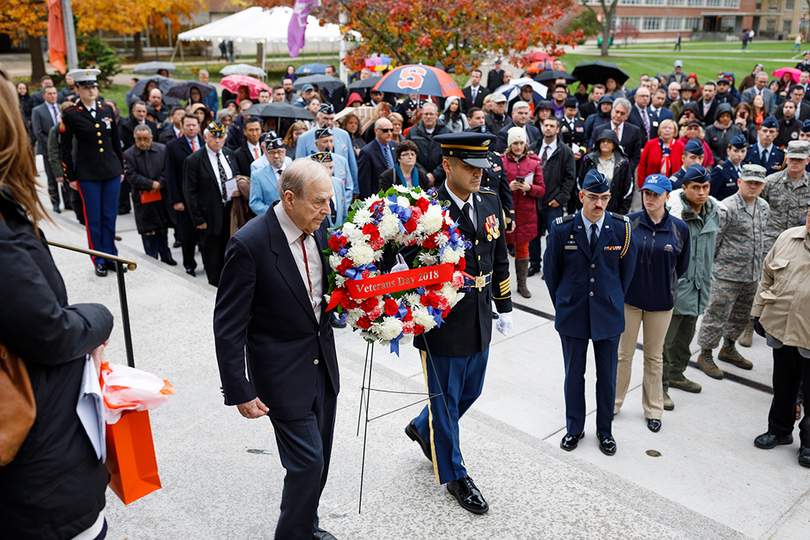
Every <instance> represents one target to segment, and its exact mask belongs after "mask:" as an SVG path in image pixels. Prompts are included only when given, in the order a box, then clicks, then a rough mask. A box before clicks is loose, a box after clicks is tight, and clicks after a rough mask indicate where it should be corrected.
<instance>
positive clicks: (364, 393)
mask: <svg viewBox="0 0 810 540" xmlns="http://www.w3.org/2000/svg"><path fill="white" fill-rule="evenodd" d="M424 336H425V334H424V333H422V340H423V341H424V343H425V355H426V357H427V364H428V365H429V367H430V368H431V369H432V371H433V375H434V377H435V380H436V384H437V385H439V393H438V394H431V393H429V392H402V391H398V390H383V389H380V388H373V387H372V386H371V375H372V372H373V368H374V342H369V343H367V344H366V360H365V366H364V367H363V382H362V384H361V386H360V407H359V408H358V411H357V435H356V436H358V437H359V436H360V422H361V420H362V418H363V410H364V408H365V426H364V429H363V458H362V461H361V464H360V497H359V502H358V505H357V513H358V514H360V513H362V509H363V478H364V476H365V471H366V447H367V445H368V425H369V423H371V422H372V421H374V420H378V419H380V418H382V417H384V416H388V415H389V414H393V413H395V412H399V411H401V410H404V409H407V408H409V407H413V406H414V405H418V404H420V403H422V402H424V401H428V400H429V399H430V398H434V397H436V396H441V398H442V403H443V404H444V409H445V411H446V412H447V416H448V417H449V416H450V410H449V408H448V407H447V400H446V399H445V397H444V391H443V389H442V388H441V383H440V382H439V377H438V373H437V372H436V364H435V363H434V362H433V355H432V354H430V347H428V344H427V339H426V338H425V337H424ZM414 339H416V338H414ZM371 392H380V393H385V394H400V395H410V396H424V397H422V398H421V399H419V400H417V401H414V402H413V403H409V404H408V405H404V406H402V407H399V408H396V409H394V410H392V411H388V412H384V413H382V414H380V415H378V416H375V417H373V418H369V417H368V408H369V401H370V398H371ZM451 429H452V430H453V440H454V441H455V444H456V448H457V449H458V451H459V455H461V446H460V445H459V439H458V434H457V433H456V430H455V428H454V427H452V424H451ZM461 462H462V463H464V456H463V455H462V456H461Z"/></svg>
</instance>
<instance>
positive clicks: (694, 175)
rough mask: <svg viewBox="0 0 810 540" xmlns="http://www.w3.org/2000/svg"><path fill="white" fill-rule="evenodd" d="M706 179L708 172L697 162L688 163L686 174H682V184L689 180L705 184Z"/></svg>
mask: <svg viewBox="0 0 810 540" xmlns="http://www.w3.org/2000/svg"><path fill="white" fill-rule="evenodd" d="M708 181H709V173H708V172H706V169H704V168H703V166H702V165H698V164H697V163H695V164H694V165H689V168H688V169H686V174H684V175H683V184H684V185H686V184H688V183H689V182H697V183H698V184H705V183H706V182H708Z"/></svg>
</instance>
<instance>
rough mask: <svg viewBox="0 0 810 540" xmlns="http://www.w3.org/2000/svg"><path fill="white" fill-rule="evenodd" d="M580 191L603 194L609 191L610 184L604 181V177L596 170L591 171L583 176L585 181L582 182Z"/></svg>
mask: <svg viewBox="0 0 810 540" xmlns="http://www.w3.org/2000/svg"><path fill="white" fill-rule="evenodd" d="M582 191H590V192H591V193H605V192H606V191H610V183H609V182H608V181H607V180H606V179H605V175H603V174H602V173H600V172H599V171H597V170H596V169H591V170H590V171H588V173H587V174H586V175H585V180H583V181H582Z"/></svg>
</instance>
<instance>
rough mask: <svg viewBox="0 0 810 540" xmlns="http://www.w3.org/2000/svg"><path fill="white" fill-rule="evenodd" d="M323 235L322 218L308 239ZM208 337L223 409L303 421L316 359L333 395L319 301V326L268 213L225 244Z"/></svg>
mask: <svg viewBox="0 0 810 540" xmlns="http://www.w3.org/2000/svg"><path fill="white" fill-rule="evenodd" d="M326 230H327V220H323V223H322V224H321V228H320V229H319V230H317V231H316V232H315V235H314V236H315V241H316V242H317V244H318V247H320V248H321V249H326V247H327V232H326ZM296 246H297V247H299V249H300V246H298V245H296ZM296 246H293V247H296ZM320 258H321V267H322V268H323V279H322V280H321V282H322V283H323V285H324V292H327V290H326V287H328V283H329V282H328V280H327V269H328V263H327V261H326V258H325V257H324V255H323V254H321V255H320ZM246 270H249V271H246ZM280 306H284V309H279V308H280ZM490 326H492V324H491V322H490ZM214 338H215V341H216V352H217V362H218V363H219V374H220V379H221V381H222V392H223V394H224V396H225V404H226V405H238V404H240V403H245V402H248V401H250V400H252V399H254V398H255V397H257V396H258V397H259V398H260V399H261V400H262V402H263V403H264V404H265V405H267V407H268V408H269V409H270V412H269V413H268V416H270V418H278V419H282V420H290V419H294V418H303V417H304V416H306V415H307V413H309V412H310V411H311V409H312V402H313V400H314V399H315V387H316V384H315V383H316V378H317V376H318V367H319V366H318V365H317V364H318V361H320V362H324V363H325V364H326V369H327V371H328V373H329V380H330V381H331V383H332V388H333V389H334V391H335V394H337V393H338V392H339V391H340V375H339V372H338V363H337V353H336V351H335V337H334V334H333V332H332V327H331V326H330V325H329V315H328V314H327V313H326V302H325V301H324V302H322V303H321V313H320V322H319V321H318V320H317V319H316V318H315V313H314V312H313V310H312V305H311V304H310V303H309V298H308V295H307V291H306V285H305V284H304V282H303V280H302V279H301V274H300V273H299V272H298V267H297V266H296V265H295V259H294V258H293V255H292V251H291V250H290V245H289V244H288V242H287V237H286V236H285V235H284V232H283V231H282V230H281V225H279V222H278V217H277V216H276V212H275V209H274V208H270V210H268V211H267V212H265V213H263V214H262V215H260V216H258V217H257V218H254V219H252V220H250V221H249V222H248V223H247V224H246V225H245V226H244V227H242V228H241V229H239V230H238V231H237V232H236V234H234V235H233V237H232V238H231V240H230V242H228V247H227V249H226V251H225V267H224V268H223V269H222V277H221V278H220V280H219V288H218V290H217V301H216V307H215V308H214ZM314 359H319V360H315V361H314V362H313V360H314ZM246 360H247V372H248V374H249V376H250V380H248V379H247V378H246V377H245V363H246V362H245V361H246Z"/></svg>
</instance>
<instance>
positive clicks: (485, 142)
mask: <svg viewBox="0 0 810 540" xmlns="http://www.w3.org/2000/svg"><path fill="white" fill-rule="evenodd" d="M481 146H483V147H484V148H486V147H487V146H489V141H484V142H482V143H481Z"/></svg>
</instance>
